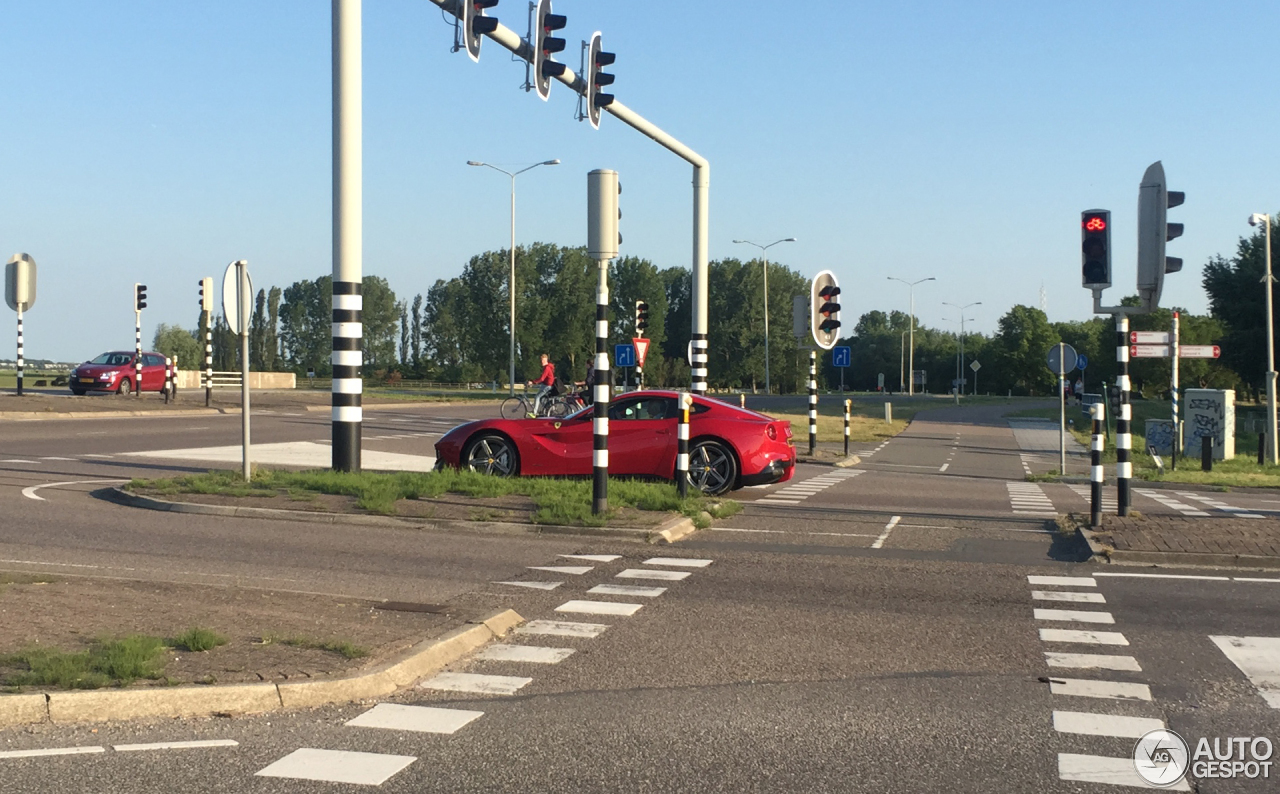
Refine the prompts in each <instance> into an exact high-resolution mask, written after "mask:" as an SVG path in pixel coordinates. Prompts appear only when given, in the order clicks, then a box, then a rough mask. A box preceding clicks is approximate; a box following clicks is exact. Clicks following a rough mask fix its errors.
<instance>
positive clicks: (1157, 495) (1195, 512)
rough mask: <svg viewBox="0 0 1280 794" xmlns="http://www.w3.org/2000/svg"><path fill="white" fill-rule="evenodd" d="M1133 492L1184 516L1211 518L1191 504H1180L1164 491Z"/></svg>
mask: <svg viewBox="0 0 1280 794" xmlns="http://www.w3.org/2000/svg"><path fill="white" fill-rule="evenodd" d="M1133 492H1134V493H1136V494H1140V495H1142V496H1145V497H1147V498H1148V499H1151V500H1153V501H1155V502H1158V503H1160V504H1162V505H1164V506H1165V507H1168V508H1170V509H1172V510H1177V511H1178V512H1179V513H1181V514H1183V515H1184V516H1194V517H1196V518H1207V517H1208V516H1209V514H1208V513H1206V512H1205V511H1203V510H1201V509H1199V508H1197V507H1192V506H1191V505H1189V504H1185V503H1183V502H1179V501H1178V500H1177V499H1174V498H1173V497H1171V496H1169V495H1168V494H1167V493H1165V492H1164V491H1157V490H1153V489H1151V488H1134V489H1133Z"/></svg>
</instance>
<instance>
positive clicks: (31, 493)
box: [22, 480, 129, 502]
mask: <svg viewBox="0 0 1280 794" xmlns="http://www.w3.org/2000/svg"><path fill="white" fill-rule="evenodd" d="M108 482H129V481H128V480H68V481H66V482H46V483H41V484H40V485H33V486H31V487H30V488H23V489H22V495H23V496H25V497H27V498H28V499H34V500H36V501H37V502H43V501H45V498H44V497H43V496H38V495H37V494H36V491H38V490H40V489H41V488H61V487H62V486H64V485H91V484H94V483H108Z"/></svg>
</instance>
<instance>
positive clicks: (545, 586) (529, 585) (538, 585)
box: [494, 582, 564, 590]
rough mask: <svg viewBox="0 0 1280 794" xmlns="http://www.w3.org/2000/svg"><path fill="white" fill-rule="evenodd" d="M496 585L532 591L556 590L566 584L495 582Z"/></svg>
mask: <svg viewBox="0 0 1280 794" xmlns="http://www.w3.org/2000/svg"><path fill="white" fill-rule="evenodd" d="M494 584H505V585H510V586H512V587H527V588H529V589H530V590H554V589H556V588H557V587H559V586H560V585H562V584H564V582H494Z"/></svg>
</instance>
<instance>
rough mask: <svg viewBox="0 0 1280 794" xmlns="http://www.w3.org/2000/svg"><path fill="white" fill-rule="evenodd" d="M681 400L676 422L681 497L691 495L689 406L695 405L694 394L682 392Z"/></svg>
mask: <svg viewBox="0 0 1280 794" xmlns="http://www.w3.org/2000/svg"><path fill="white" fill-rule="evenodd" d="M677 399H678V400H679V403H680V405H679V420H678V422H677V424H676V488H677V489H678V490H679V492H680V498H681V499H684V498H685V497H686V496H688V495H689V408H690V406H692V405H693V395H691V394H689V393H688V392H681V393H680V396H679V397H678V398H677Z"/></svg>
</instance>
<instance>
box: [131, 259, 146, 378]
mask: <svg viewBox="0 0 1280 794" xmlns="http://www.w3.org/2000/svg"><path fill="white" fill-rule="evenodd" d="M145 308H147V285H146V284H137V283H135V284H134V285H133V393H134V395H135V396H137V397H141V396H142V310H143V309H145Z"/></svg>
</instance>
